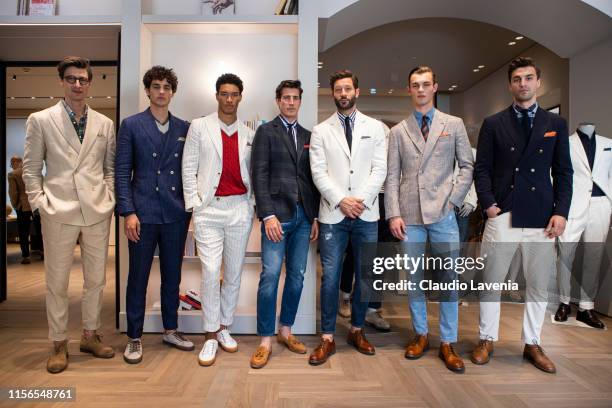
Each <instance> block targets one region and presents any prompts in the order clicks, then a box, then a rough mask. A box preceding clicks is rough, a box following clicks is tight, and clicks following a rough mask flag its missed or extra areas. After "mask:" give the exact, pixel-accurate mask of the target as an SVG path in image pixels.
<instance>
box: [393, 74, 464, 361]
mask: <svg viewBox="0 0 612 408" xmlns="http://www.w3.org/2000/svg"><path fill="white" fill-rule="evenodd" d="M408 82H409V86H408V94H409V95H410V98H411V100H412V104H413V106H414V112H413V113H412V114H410V116H409V117H408V118H407V119H405V120H403V121H402V122H400V123H399V124H397V125H396V126H394V127H393V128H392V129H391V134H390V135H389V151H388V159H387V163H388V171H387V180H386V183H385V210H386V216H387V219H388V220H389V229H390V230H391V233H392V234H393V236H395V237H396V238H397V239H400V240H401V241H402V242H403V243H402V248H403V251H406V252H407V253H408V255H409V256H411V257H421V256H424V254H425V245H426V242H427V240H429V242H430V243H431V244H432V252H435V253H438V254H441V256H451V257H456V256H458V252H459V230H458V227H457V221H456V219H455V212H454V208H455V207H461V205H462V203H463V199H464V198H465V195H466V194H467V192H468V190H469V189H470V185H471V184H472V172H473V168H474V157H473V155H472V149H471V147H470V142H469V140H468V136H467V132H466V130H465V126H464V125H463V121H462V120H461V119H460V118H457V117H454V116H450V115H447V114H445V113H442V112H440V111H439V110H437V109H435V108H434V105H433V99H434V95H435V93H436V91H437V90H438V84H437V82H436V76H435V74H434V72H433V71H432V70H431V68H429V67H417V68H415V69H413V70H412V71H411V72H410V74H409V75H408ZM455 161H456V162H457V165H458V167H459V172H458V174H457V175H456V177H455V181H454V183H453V171H454V166H455ZM409 272H410V274H411V277H410V280H411V281H413V282H416V290H412V291H410V294H409V295H410V300H409V303H410V313H411V315H412V324H413V328H414V331H415V333H416V335H415V337H414V339H413V340H412V341H411V342H410V344H408V346H407V348H406V353H405V356H406V358H408V359H417V358H420V357H421V356H422V355H423V353H424V352H425V351H427V349H428V348H429V340H428V336H427V332H428V328H427V307H426V304H425V296H424V295H423V292H422V291H421V290H420V289H419V282H420V281H421V280H423V269H422V268H416V269H415V270H412V271H409ZM456 277H457V276H456V275H455V272H454V271H452V270H445V271H442V274H441V277H440V279H441V280H442V281H443V282H451V281H453V280H454V279H456ZM457 319H458V309H457V293H456V291H445V295H444V296H443V297H442V298H441V301H440V341H441V344H440V353H439V356H440V358H441V359H442V360H443V361H444V363H445V364H446V367H447V368H448V369H449V370H451V371H454V372H459V373H462V372H464V371H465V366H464V364H463V361H462V360H461V358H460V357H459V356H458V355H457V354H456V353H455V351H454V350H453V347H452V346H451V343H454V342H456V341H457Z"/></svg>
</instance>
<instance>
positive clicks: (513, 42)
mask: <svg viewBox="0 0 612 408" xmlns="http://www.w3.org/2000/svg"><path fill="white" fill-rule="evenodd" d="M508 45H516V41H510V42H509V43H508Z"/></svg>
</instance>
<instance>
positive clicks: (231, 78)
mask: <svg viewBox="0 0 612 408" xmlns="http://www.w3.org/2000/svg"><path fill="white" fill-rule="evenodd" d="M223 84H232V85H236V86H237V87H238V90H239V91H240V93H241V94H242V90H243V89H244V85H243V84H242V79H240V77H239V76H238V75H235V74H223V75H221V76H220V77H219V78H217V83H216V84H215V89H216V90H217V93H219V89H220V88H221V85H223Z"/></svg>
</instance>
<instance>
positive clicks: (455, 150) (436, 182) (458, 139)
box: [385, 109, 474, 225]
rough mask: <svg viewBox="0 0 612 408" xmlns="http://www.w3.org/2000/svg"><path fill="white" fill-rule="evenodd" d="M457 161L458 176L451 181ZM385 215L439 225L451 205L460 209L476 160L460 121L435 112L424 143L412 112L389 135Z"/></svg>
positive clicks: (407, 220) (468, 187)
mask: <svg viewBox="0 0 612 408" xmlns="http://www.w3.org/2000/svg"><path fill="white" fill-rule="evenodd" d="M455 160H456V161H457V166H458V167H459V172H458V173H457V176H456V178H455V179H454V182H453V171H454V166H455ZM387 165H388V169H387V180H386V182H385V211H386V214H385V216H386V217H387V219H390V218H392V217H399V216H401V217H402V218H403V219H404V222H405V223H406V224H412V225H422V224H433V223H435V222H438V221H440V220H441V219H442V218H443V217H444V216H445V215H446V214H447V213H448V211H450V208H449V205H448V204H449V202H450V203H452V204H454V205H455V206H456V207H461V204H462V203H463V199H464V198H465V195H466V194H467V192H468V190H469V189H470V185H471V184H472V173H473V171H474V156H473V154H472V148H471V147H470V141H469V139H468V136H467V132H466V130H465V126H464V125H463V121H462V120H461V119H460V118H458V117H455V116H451V115H447V114H445V113H442V112H440V111H439V110H437V109H436V111H435V113H434V116H433V120H432V124H431V129H430V131H429V136H428V138H427V142H425V139H424V138H423V135H422V133H421V129H420V126H419V124H418V123H417V121H416V119H415V117H414V115H413V114H411V115H410V116H409V117H408V119H405V120H403V121H401V122H400V123H398V124H397V125H395V126H394V127H393V128H392V129H391V134H390V136H389V152H388V160H387Z"/></svg>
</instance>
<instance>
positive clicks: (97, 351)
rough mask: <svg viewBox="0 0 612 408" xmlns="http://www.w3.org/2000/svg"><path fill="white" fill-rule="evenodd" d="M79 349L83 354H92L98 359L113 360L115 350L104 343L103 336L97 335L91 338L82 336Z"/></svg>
mask: <svg viewBox="0 0 612 408" xmlns="http://www.w3.org/2000/svg"><path fill="white" fill-rule="evenodd" d="M79 349H80V350H81V352H83V353H91V354H93V355H94V357H98V358H113V357H114V355H115V350H113V348H112V347H111V346H107V345H105V344H104V343H102V335H100V334H98V333H96V334H94V335H93V336H90V337H89V338H87V337H85V336H83V335H81V344H80V346H79Z"/></svg>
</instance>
